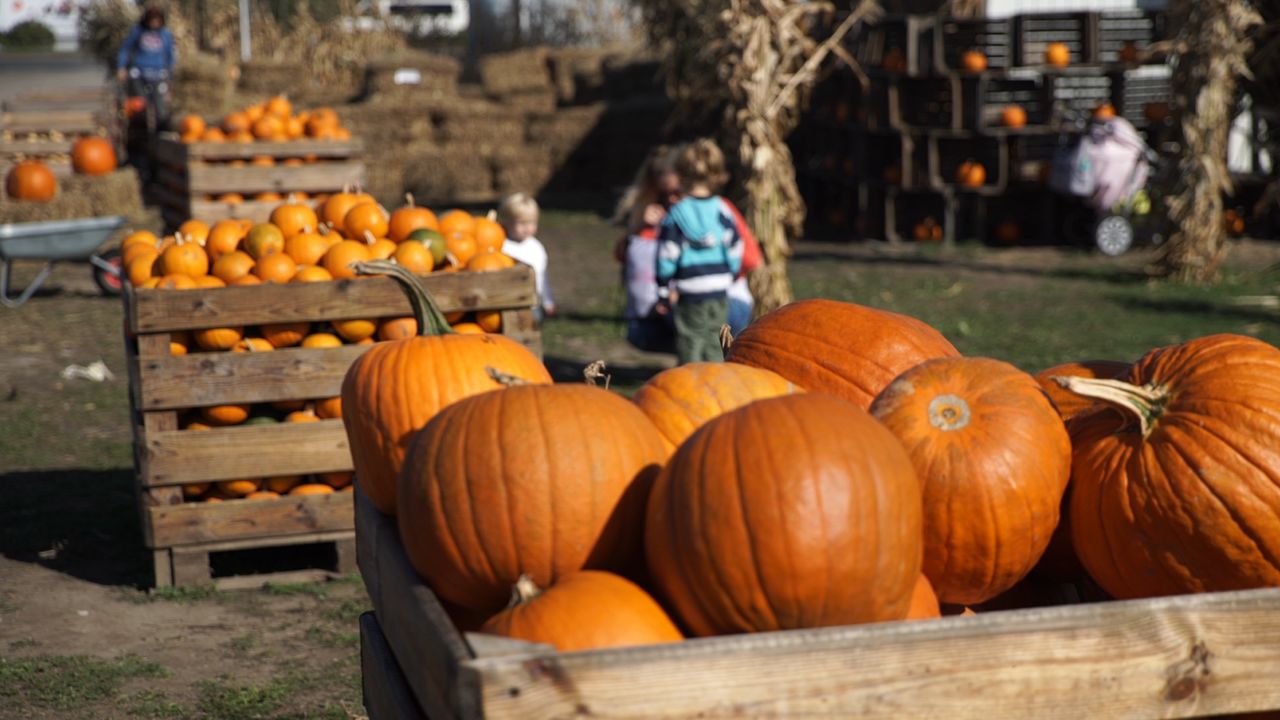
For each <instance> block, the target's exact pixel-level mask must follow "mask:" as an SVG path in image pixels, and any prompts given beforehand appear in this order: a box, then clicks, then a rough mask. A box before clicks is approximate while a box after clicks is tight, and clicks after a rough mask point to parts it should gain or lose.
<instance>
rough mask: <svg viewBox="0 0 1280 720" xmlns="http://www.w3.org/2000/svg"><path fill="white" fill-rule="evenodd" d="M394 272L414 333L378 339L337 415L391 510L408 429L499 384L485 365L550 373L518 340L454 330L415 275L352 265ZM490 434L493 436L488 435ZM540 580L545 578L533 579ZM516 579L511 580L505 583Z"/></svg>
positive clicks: (528, 374)
mask: <svg viewBox="0 0 1280 720" xmlns="http://www.w3.org/2000/svg"><path fill="white" fill-rule="evenodd" d="M357 267H358V268H360V269H362V270H364V271H365V272H370V273H380V274H385V275H390V276H391V277H393V278H395V279H396V280H397V281H398V282H399V283H400V286H401V288H402V289H404V291H405V293H406V294H407V295H409V297H410V304H411V305H412V306H413V312H414V318H415V319H416V320H417V322H418V332H419V335H418V336H417V337H413V338H409V339H407V340H395V341H391V342H384V343H378V344H377V345H375V346H373V347H371V348H370V349H369V351H368V352H366V353H364V354H363V355H361V356H360V358H359V359H357V360H356V361H355V362H354V363H352V365H351V367H350V368H349V369H348V370H347V374H346V377H345V378H344V379H343V382H342V419H343V422H344V423H345V424H346V429H347V438H348V439H349V441H350V444H351V456H352V459H353V460H354V462H355V466H356V475H357V477H358V478H359V482H360V485H361V487H362V488H363V489H364V491H365V492H366V493H367V494H368V495H369V499H370V500H371V501H373V504H374V506H375V507H377V508H378V509H379V510H381V511H382V512H383V513H386V514H388V515H394V514H395V512H396V476H397V475H398V474H399V472H400V465H401V463H402V462H403V461H404V454H405V451H406V450H407V449H408V445H409V440H410V439H411V438H412V436H413V433H414V432H416V431H417V430H419V429H420V428H422V427H423V426H424V425H426V424H427V421H428V420H430V419H431V418H432V416H434V415H435V414H436V413H437V412H438V411H439V410H440V409H441V408H443V407H445V406H447V405H449V404H450V403H453V402H455V401H457V400H461V399H462V398H464V397H467V396H469V395H474V394H475V393H478V392H484V391H486V390H494V389H497V388H499V387H501V385H499V384H498V382H497V381H495V380H494V379H493V378H492V377H490V375H489V374H488V373H487V372H486V371H485V368H486V367H487V366H492V367H493V368H495V369H497V370H500V371H501V372H503V373H507V374H510V375H513V376H515V377H519V378H522V379H524V380H526V381H529V382H534V383H549V382H551V375H550V374H548V373H547V369H546V368H545V367H543V366H542V363H541V362H539V361H538V358H536V357H534V355H533V354H532V353H530V352H529V351H528V350H527V349H526V348H525V347H524V346H523V345H520V344H519V343H516V342H515V341H513V340H510V339H508V338H505V337H503V336H501V335H476V336H464V335H456V334H454V333H453V332H452V331H451V330H450V329H449V323H448V322H447V321H446V320H445V319H444V318H443V317H442V316H441V315H440V311H439V309H438V308H436V306H435V302H434V301H433V300H432V299H431V296H430V295H429V294H428V293H427V291H426V290H425V289H424V288H423V287H422V285H421V284H420V283H419V282H418V280H417V278H415V277H414V276H413V274H411V273H409V272H406V271H405V270H404V268H402V267H400V266H398V265H394V264H392V263H390V262H387V261H375V262H368V263H364V264H361V265H358V266H357ZM491 439H492V438H491ZM537 579H539V580H543V578H537ZM514 581H515V577H512V578H509V579H508V586H509V585H510V583H511V582H514Z"/></svg>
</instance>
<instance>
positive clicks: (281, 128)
mask: <svg viewBox="0 0 1280 720" xmlns="http://www.w3.org/2000/svg"><path fill="white" fill-rule="evenodd" d="M294 111H295V108H294V107H293V103H292V102H290V101H289V99H288V98H287V97H285V96H283V95H276V96H274V97H271V98H269V99H267V100H264V101H263V102H260V103H257V104H254V105H249V106H247V107H244V108H242V109H240V110H233V111H232V112H229V113H227V114H226V115H225V116H223V118H222V120H221V122H219V123H218V124H217V125H210V124H209V123H206V122H205V120H204V118H203V117H201V116H199V115H184V116H183V117H181V118H179V120H178V136H179V139H180V140H181V141H182V142H184V143H193V142H245V143H251V142H289V141H291V140H304V139H307V140H350V139H351V131H350V130H348V129H347V128H345V127H343V126H342V121H341V120H340V119H339V118H338V113H337V112H335V111H334V110H333V109H332V108H327V107H321V108H315V109H314V110H302V111H298V112H294Z"/></svg>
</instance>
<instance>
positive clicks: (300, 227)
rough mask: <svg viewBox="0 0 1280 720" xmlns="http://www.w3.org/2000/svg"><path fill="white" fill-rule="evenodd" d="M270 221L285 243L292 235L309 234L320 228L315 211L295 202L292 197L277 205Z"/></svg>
mask: <svg viewBox="0 0 1280 720" xmlns="http://www.w3.org/2000/svg"><path fill="white" fill-rule="evenodd" d="M270 220H271V224H272V225H275V226H276V227H277V228H279V229H280V233H281V234H282V235H284V238H285V240H286V241H288V239H289V238H291V237H293V236H294V235H298V234H300V233H302V232H310V231H311V230H313V229H315V228H317V227H319V226H320V220H319V218H317V217H316V211H315V210H312V209H311V206H309V205H307V204H305V203H301V202H296V201H295V200H294V198H293V196H290V197H289V201H288V202H286V203H282V204H280V205H277V206H276V207H275V209H274V210H272V211H271V218H270Z"/></svg>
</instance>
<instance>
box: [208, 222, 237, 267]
mask: <svg viewBox="0 0 1280 720" xmlns="http://www.w3.org/2000/svg"><path fill="white" fill-rule="evenodd" d="M244 236H245V231H244V229H243V228H242V227H240V223H238V222H236V221H235V220H219V221H218V222H216V223H214V224H213V227H211V228H209V232H208V234H207V235H206V237H205V243H204V248H205V251H206V252H208V253H209V260H210V261H211V262H215V263H216V262H217V261H218V258H220V257H222V256H223V255H226V254H227V253H230V252H235V251H236V250H237V249H239V247H240V241H241V240H243V239H244Z"/></svg>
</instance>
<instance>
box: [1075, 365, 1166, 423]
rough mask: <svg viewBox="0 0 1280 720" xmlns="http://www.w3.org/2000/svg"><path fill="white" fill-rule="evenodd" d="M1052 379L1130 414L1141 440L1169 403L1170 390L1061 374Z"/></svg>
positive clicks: (1078, 393)
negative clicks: (1136, 422)
mask: <svg viewBox="0 0 1280 720" xmlns="http://www.w3.org/2000/svg"><path fill="white" fill-rule="evenodd" d="M1052 379H1053V381H1054V382H1056V383H1058V384H1059V385H1061V386H1062V387H1063V388H1064V389H1066V391H1067V392H1071V393H1075V394H1076V395H1080V396H1082V397H1087V398H1093V399H1094V400H1102V401H1103V402H1108V403H1111V404H1112V405H1115V406H1117V407H1119V408H1120V409H1121V410H1127V411H1129V412H1131V413H1133V414H1134V415H1136V416H1137V418H1138V426H1139V429H1140V430H1141V432H1142V436H1143V437H1146V436H1147V434H1148V433H1150V432H1151V428H1152V426H1154V425H1155V422H1156V420H1159V419H1160V416H1161V415H1163V414H1164V409H1165V405H1167V404H1168V402H1169V390H1168V388H1166V387H1164V386H1162V385H1131V384H1129V383H1127V382H1124V381H1122V380H1108V379H1105V378H1082V377H1071V376H1061V375H1054V376H1053V378H1052Z"/></svg>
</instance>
